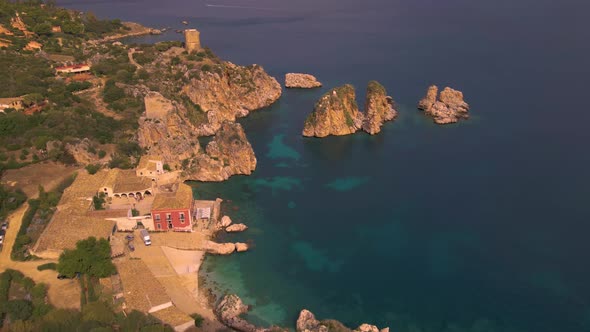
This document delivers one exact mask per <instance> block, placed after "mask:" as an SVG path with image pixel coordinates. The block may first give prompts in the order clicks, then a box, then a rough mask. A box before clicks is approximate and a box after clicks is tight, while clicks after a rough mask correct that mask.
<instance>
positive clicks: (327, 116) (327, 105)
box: [303, 84, 363, 137]
mask: <svg viewBox="0 0 590 332" xmlns="http://www.w3.org/2000/svg"><path fill="white" fill-rule="evenodd" d="M362 124H363V114H362V113H361V112H359V110H358V105H357V103H356V93H355V91H354V87H353V86H352V85H350V84H346V85H343V86H341V87H337V88H334V89H332V90H330V91H328V92H327V93H326V94H324V95H323V96H322V97H321V98H320V100H318V102H317V103H316V104H315V107H314V110H313V112H312V113H311V114H310V115H309V116H308V117H307V119H306V120H305V126H304V128H303V136H307V137H311V136H315V137H326V136H328V135H336V136H342V135H350V134H354V133H355V132H356V131H358V130H359V129H360V128H361V127H362Z"/></svg>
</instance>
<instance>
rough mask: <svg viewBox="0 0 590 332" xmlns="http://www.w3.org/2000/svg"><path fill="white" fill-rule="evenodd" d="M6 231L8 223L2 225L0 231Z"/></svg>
mask: <svg viewBox="0 0 590 332" xmlns="http://www.w3.org/2000/svg"><path fill="white" fill-rule="evenodd" d="M7 229H8V221H5V222H3V223H2V230H3V231H5V230H7Z"/></svg>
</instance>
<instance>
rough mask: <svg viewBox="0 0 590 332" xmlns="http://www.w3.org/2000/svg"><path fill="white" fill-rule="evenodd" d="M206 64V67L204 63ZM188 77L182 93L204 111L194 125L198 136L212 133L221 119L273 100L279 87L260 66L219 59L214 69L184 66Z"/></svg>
mask: <svg viewBox="0 0 590 332" xmlns="http://www.w3.org/2000/svg"><path fill="white" fill-rule="evenodd" d="M206 68H208V67H206ZM185 77H187V78H190V81H189V83H188V84H186V85H185V86H184V87H183V88H182V93H183V94H185V95H186V96H188V98H190V100H191V101H192V102H193V103H194V104H195V105H198V108H199V109H200V111H202V112H205V114H206V120H205V121H203V122H202V123H200V124H199V125H197V126H196V131H195V132H196V134H197V135H199V136H208V135H213V134H215V132H217V130H219V128H220V127H221V124H222V123H223V122H224V121H235V120H236V118H240V117H244V116H246V115H248V114H249V113H250V112H252V111H254V110H257V109H261V108H264V107H267V106H270V105H271V104H273V103H274V102H276V101H277V100H278V99H279V98H280V96H281V94H282V88H281V85H280V84H279V82H277V80H276V79H275V78H274V77H272V76H270V75H268V74H267V73H266V72H265V71H264V69H263V68H262V67H261V66H258V65H251V66H246V67H244V66H237V65H235V64H233V63H231V62H223V63H221V64H219V65H216V66H215V70H211V71H209V70H207V71H203V70H202V67H201V69H200V70H199V69H192V70H188V71H187V72H186V73H185Z"/></svg>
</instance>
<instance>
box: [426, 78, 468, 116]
mask: <svg viewBox="0 0 590 332" xmlns="http://www.w3.org/2000/svg"><path fill="white" fill-rule="evenodd" d="M437 94H438V87H437V86H436V85H432V86H430V87H429V88H428V91H427V93H426V96H425V97H424V98H423V99H422V100H420V102H419V103H418V108H419V109H421V110H423V111H424V112H425V113H426V114H428V115H430V116H431V117H432V118H433V119H434V122H436V123H438V124H448V123H455V122H457V121H459V119H467V118H469V113H468V112H469V104H467V103H466V102H465V101H464V100H463V93H462V92H461V91H457V90H453V89H451V88H449V87H446V88H444V90H443V91H441V92H440V95H439V96H438V99H437Z"/></svg>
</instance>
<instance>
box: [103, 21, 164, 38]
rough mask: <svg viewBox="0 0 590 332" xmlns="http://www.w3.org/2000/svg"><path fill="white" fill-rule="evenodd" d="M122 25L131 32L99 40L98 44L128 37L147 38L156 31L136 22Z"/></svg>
mask: <svg viewBox="0 0 590 332" xmlns="http://www.w3.org/2000/svg"><path fill="white" fill-rule="evenodd" d="M122 24H123V25H124V26H126V27H128V28H130V30H129V31H128V32H127V33H117V34H114V35H112V36H107V37H104V38H102V39H99V40H98V42H109V41H115V40H119V39H123V38H128V37H139V36H145V35H150V34H152V32H153V31H154V29H153V28H149V27H146V26H144V25H141V24H139V23H136V22H122Z"/></svg>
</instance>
